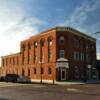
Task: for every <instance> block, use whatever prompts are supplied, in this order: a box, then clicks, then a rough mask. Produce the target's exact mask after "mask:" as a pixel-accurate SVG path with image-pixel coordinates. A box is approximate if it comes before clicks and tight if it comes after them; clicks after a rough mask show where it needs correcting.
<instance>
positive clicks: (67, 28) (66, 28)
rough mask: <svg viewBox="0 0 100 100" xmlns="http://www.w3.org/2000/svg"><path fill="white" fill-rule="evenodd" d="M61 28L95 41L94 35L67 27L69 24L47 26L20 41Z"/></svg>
mask: <svg viewBox="0 0 100 100" xmlns="http://www.w3.org/2000/svg"><path fill="white" fill-rule="evenodd" d="M61 29H65V30H66V31H69V32H71V33H73V34H76V35H78V33H79V34H81V35H82V36H83V37H87V38H88V39H90V40H93V41H96V38H94V37H92V36H90V35H87V34H86V33H84V32H81V31H79V30H77V29H74V28H72V27H69V26H67V27H64V26H56V27H53V28H49V29H47V30H45V31H43V32H39V33H37V34H34V35H33V36H31V37H29V38H28V39H26V40H23V41H21V43H23V42H25V41H28V40H29V39H32V38H34V37H37V36H41V35H43V34H44V33H46V32H49V31H53V30H56V31H61Z"/></svg>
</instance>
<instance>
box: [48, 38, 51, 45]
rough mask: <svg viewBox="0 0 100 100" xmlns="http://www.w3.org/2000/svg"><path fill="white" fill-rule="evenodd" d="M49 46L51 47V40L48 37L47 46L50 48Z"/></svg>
mask: <svg viewBox="0 0 100 100" xmlns="http://www.w3.org/2000/svg"><path fill="white" fill-rule="evenodd" d="M51 45H52V38H51V37H48V46H51Z"/></svg>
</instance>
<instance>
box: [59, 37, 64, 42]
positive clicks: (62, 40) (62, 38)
mask: <svg viewBox="0 0 100 100" xmlns="http://www.w3.org/2000/svg"><path fill="white" fill-rule="evenodd" d="M59 43H60V44H64V37H63V36H61V37H60V39H59Z"/></svg>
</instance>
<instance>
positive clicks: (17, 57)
mask: <svg viewBox="0 0 100 100" xmlns="http://www.w3.org/2000/svg"><path fill="white" fill-rule="evenodd" d="M18 64H19V58H18V56H17V65H18Z"/></svg>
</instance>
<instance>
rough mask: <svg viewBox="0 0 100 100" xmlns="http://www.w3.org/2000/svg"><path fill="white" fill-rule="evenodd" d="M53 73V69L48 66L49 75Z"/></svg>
mask: <svg viewBox="0 0 100 100" xmlns="http://www.w3.org/2000/svg"><path fill="white" fill-rule="evenodd" d="M51 73H52V70H51V68H50V67H49V68H48V75H51Z"/></svg>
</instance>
